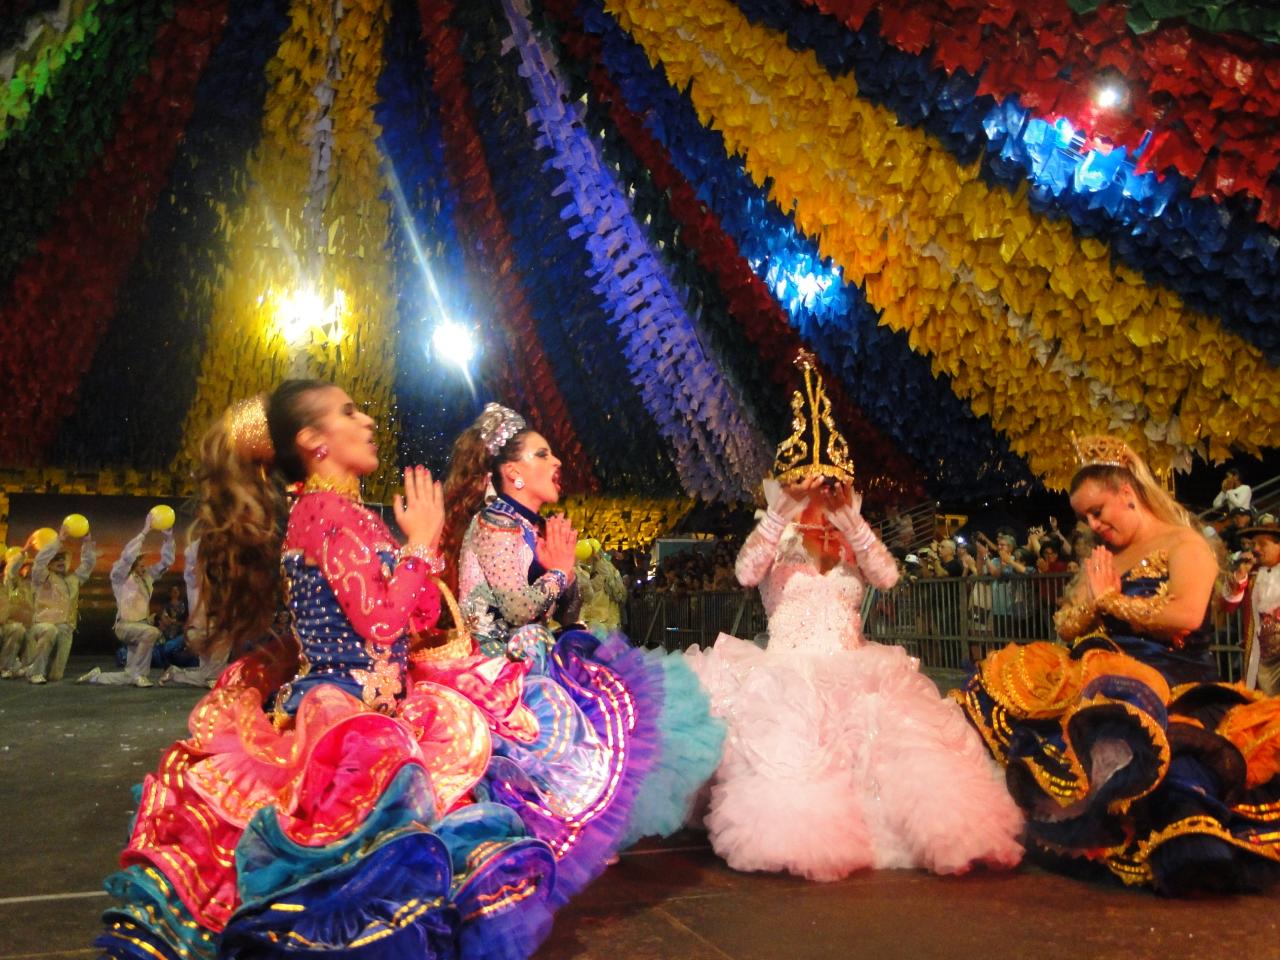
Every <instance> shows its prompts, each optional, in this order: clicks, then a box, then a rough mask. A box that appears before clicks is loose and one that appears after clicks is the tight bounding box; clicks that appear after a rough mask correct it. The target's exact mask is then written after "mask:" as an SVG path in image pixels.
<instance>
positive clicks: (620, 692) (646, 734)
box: [98, 633, 720, 960]
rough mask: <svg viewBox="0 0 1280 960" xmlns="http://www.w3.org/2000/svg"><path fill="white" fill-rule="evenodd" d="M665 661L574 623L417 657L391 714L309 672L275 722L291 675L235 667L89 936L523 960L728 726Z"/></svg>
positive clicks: (681, 800)
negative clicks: (520, 642)
mask: <svg viewBox="0 0 1280 960" xmlns="http://www.w3.org/2000/svg"><path fill="white" fill-rule="evenodd" d="M548 637H549V635H548ZM671 659H672V658H660V657H654V656H653V655H646V654H644V653H641V652H639V651H636V650H633V649H631V648H630V646H629V645H628V644H626V643H625V641H623V640H621V639H616V640H602V639H599V638H596V637H593V636H591V635H590V634H586V633H577V634H573V633H571V634H567V635H565V636H564V637H562V638H561V640H560V641H559V642H557V643H555V644H554V646H549V645H547V646H545V647H544V649H543V650H542V651H541V652H539V654H538V655H537V656H534V657H532V658H530V660H529V661H528V662H526V663H513V662H510V661H507V660H505V659H503V660H489V659H486V658H483V657H471V658H466V660H465V661H450V662H446V663H437V664H433V665H431V666H430V667H423V668H421V669H417V670H415V674H416V675H415V676H414V677H413V678H412V680H411V682H410V683H409V684H408V687H409V690H408V693H407V694H406V696H405V697H404V698H403V699H402V700H401V701H400V702H399V704H398V708H397V711H396V714H395V715H394V716H388V715H384V714H382V713H378V712H375V711H373V710H370V709H368V708H366V707H365V706H364V705H363V704H362V703H361V702H360V701H359V700H357V699H355V698H354V697H352V696H350V695H349V694H347V693H346V692H344V691H342V690H341V689H339V688H338V687H337V686H335V685H329V684H325V685H318V686H316V687H314V688H313V689H311V690H309V691H308V692H307V694H306V695H305V696H304V698H303V699H302V702H301V704H300V705H299V708H298V710H297V712H296V714H295V716H294V717H293V719H292V721H291V722H290V723H287V724H285V725H284V726H283V727H282V728H280V729H277V728H276V726H275V725H274V724H273V723H272V720H271V718H270V716H269V715H268V714H267V713H266V712H265V711H264V709H263V704H264V703H265V702H266V701H267V700H268V699H269V698H270V696H271V694H272V693H273V691H274V690H275V688H276V687H277V686H278V678H272V677H271V676H269V673H268V671H267V670H266V669H265V668H263V667H262V665H260V664H258V663H256V662H255V661H252V660H247V661H242V662H239V663H237V664H234V665H233V666H232V667H231V668H230V669H229V670H228V671H227V672H226V673H225V674H224V675H223V677H222V680H221V681H220V682H219V684H218V686H217V687H216V688H215V689H214V690H213V691H212V692H211V693H209V694H208V695H207V696H206V697H205V698H204V699H202V700H201V701H200V703H199V704H197V706H196V708H195V709H194V710H193V712H192V715H191V718H190V723H189V727H190V731H191V736H190V737H189V738H188V739H186V740H183V741H180V742H178V743H177V744H175V745H174V746H173V747H172V748H170V750H169V751H168V752H167V753H166V754H165V756H164V757H163V759H162V761H161V764H160V768H159V770H158V771H157V772H156V773H154V774H152V775H150V776H148V777H147V778H146V780H145V781H144V783H143V785H142V787H141V790H140V796H139V807H138V814H137V816H136V818H135V821H134V823H133V826H132V828H131V836H130V841H129V844H128V846H127V847H126V849H125V851H124V853H123V854H122V856H121V865H122V867H123V868H124V869H123V870H122V871H121V872H120V873H117V874H115V875H113V876H112V877H111V878H110V879H109V880H108V884H107V885H108V889H109V890H110V891H111V892H112V893H113V894H115V895H116V896H117V898H118V899H120V900H121V905H120V906H118V907H114V908H112V909H110V910H109V911H108V912H107V914H106V922H107V930H106V933H105V934H104V935H103V936H102V937H101V938H100V939H99V941H98V943H99V945H100V946H102V947H103V948H104V950H105V951H106V953H107V954H108V955H109V956H113V957H131V958H139V960H141V958H143V957H148V958H151V960H154V958H155V957H157V956H161V957H187V956H194V957H200V958H210V960H211V958H213V957H246V958H247V957H264V956H277V955H278V956H286V955H288V956H298V955H317V956H319V955H324V956H326V957H329V956H342V957H366V956H367V957H371V958H372V957H377V958H384V957H399V956H401V955H403V956H405V957H410V956H412V957H415V958H422V957H454V956H462V957H486V958H488V957H495V958H516V957H524V956H527V955H529V954H530V953H531V952H532V951H533V950H534V949H535V948H536V946H537V944H538V943H540V942H541V940H542V939H543V938H544V937H545V936H546V934H547V932H548V931H549V929H550V924H551V917H552V912H553V911H554V910H555V909H556V907H558V906H559V905H560V904H562V903H564V902H565V901H566V900H567V899H569V898H570V897H571V896H573V894H575V893H576V892H577V891H578V890H580V889H581V888H582V887H583V886H584V885H585V884H586V883H588V882H589V881H590V880H591V879H592V878H594V877H595V876H596V875H598V874H599V873H600V872H601V871H602V870H603V869H604V867H605V865H606V864H607V862H608V859H609V858H610V857H611V856H612V855H613V854H614V853H616V852H617V851H618V850H619V849H620V848H621V846H622V845H623V844H624V843H627V842H629V840H630V839H631V838H632V837H634V836H636V835H639V834H643V833H649V832H657V831H659V830H662V829H669V828H670V827H671V825H673V824H674V825H675V826H678V825H679V822H682V820H683V817H684V814H685V813H686V811H687V808H688V805H689V803H690V799H691V797H692V794H693V792H694V791H695V790H696V789H697V787H698V786H700V785H701V783H702V782H703V781H704V780H705V779H706V778H707V777H708V776H710V773H711V771H712V770H713V769H714V767H715V763H716V762H717V760H718V757H719V737H720V733H719V727H718V724H717V723H716V722H715V721H713V720H711V718H710V716H709V713H708V709H707V702H706V699H705V696H702V695H701V692H700V690H698V688H697V685H696V681H694V680H693V679H692V674H691V673H690V672H689V671H688V669H687V667H685V666H684V665H683V664H682V663H680V662H679V661H678V660H677V661H676V665H675V666H674V667H673V666H672V665H671V664H668V663H667V661H669V660H671ZM682 682H683V683H684V686H682V685H681V684H682ZM690 682H691V683H692V687H689V685H688V684H689V683H690ZM668 691H671V692H672V693H677V692H678V693H679V694H680V696H681V698H682V700H681V702H680V709H679V710H676V711H674V716H673V711H672V705H673V704H674V703H675V702H676V700H677V697H676V696H672V695H669V693H668ZM700 697H701V711H700V712H699V709H698V705H699V698H700ZM645 798H648V799H645Z"/></svg>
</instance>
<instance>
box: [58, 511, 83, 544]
mask: <svg viewBox="0 0 1280 960" xmlns="http://www.w3.org/2000/svg"><path fill="white" fill-rule="evenodd" d="M62 529H64V530H66V531H67V534H68V535H69V536H72V537H75V538H77V539H79V538H80V537H84V536H88V533H89V519H88V518H87V517H86V516H84V515H83V514H80V513H70V514H67V518H66V519H65V520H63V521H62Z"/></svg>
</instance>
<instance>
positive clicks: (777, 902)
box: [0, 657, 1280, 960]
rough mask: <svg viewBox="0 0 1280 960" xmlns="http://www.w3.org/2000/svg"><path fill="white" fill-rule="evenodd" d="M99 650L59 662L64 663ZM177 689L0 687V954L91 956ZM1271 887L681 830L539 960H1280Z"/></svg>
mask: <svg viewBox="0 0 1280 960" xmlns="http://www.w3.org/2000/svg"><path fill="white" fill-rule="evenodd" d="M94 665H103V666H105V665H106V661H105V659H104V658H96V657H73V658H72V663H71V666H70V668H69V669H68V675H69V676H70V677H75V676H78V675H79V674H80V673H82V672H84V671H85V670H87V669H88V668H89V667H90V666H94ZM198 696H199V691H197V690H194V689H164V688H153V689H149V690H139V689H135V688H132V687H127V688H107V687H96V688H95V687H78V686H74V685H72V684H70V683H68V682H63V683H61V684H51V685H49V686H47V687H33V686H30V685H28V684H25V683H16V682H13V681H0V784H3V790H2V796H0V824H2V825H3V829H2V831H0V836H3V838H4V852H3V865H2V866H0V960H18V958H22V960H35V958H62V957H67V958H80V957H93V956H95V953H94V951H93V950H92V949H91V948H90V946H89V944H90V941H91V940H92V939H93V937H94V936H95V935H96V933H97V929H98V916H99V913H100V912H101V910H102V908H103V907H104V906H105V905H106V903H107V898H106V896H105V894H103V893H102V892H101V882H102V878H103V877H104V876H106V874H107V873H109V872H110V871H111V870H112V869H113V868H114V866H115V858H116V855H117V853H118V851H119V847H120V846H121V845H122V844H123V842H124V839H125V827H126V824H127V821H128V818H129V816H130V813H131V806H132V804H131V800H130V787H131V785H132V784H133V783H135V782H137V781H139V780H140V779H141V778H142V775H143V773H144V772H146V771H147V770H148V769H150V768H151V767H152V766H153V765H154V764H155V762H156V760H157V759H158V757H159V754H160V751H161V750H162V749H163V748H164V747H165V746H167V745H168V743H169V742H170V741H172V740H173V739H175V738H177V737H179V736H181V735H183V733H184V731H185V719H186V715H187V712H188V710H189V709H190V707H191V705H192V704H193V703H194V702H195V700H196V699H197V698H198ZM1278 919H1280V894H1273V895H1268V896H1258V897H1236V898H1227V899H1214V900H1198V901H1169V900H1162V899H1160V898H1158V897H1154V896H1152V895H1150V894H1147V893H1144V892H1140V891H1132V890H1125V889H1122V888H1120V887H1103V886H1091V885H1087V884H1083V883H1080V882H1077V881H1074V880H1069V879H1066V878H1063V877H1058V876H1055V875H1053V874H1049V873H1045V872H1043V871H1040V870H1037V869H1035V868H1031V867H1024V868H1022V869H1020V870H1018V871H1015V872H1012V873H1007V874H994V873H986V872H979V873H975V874H973V875H970V876H967V877H960V878H939V877H933V876H930V875H928V874H925V873H919V872H914V871H902V870H897V871H883V872H879V873H866V874H861V875H858V876H855V877H852V878H850V879H848V880H844V881H841V882H838V883H830V884H816V883H809V882H806V881H803V880H797V879H794V878H791V877H783V876H776V875H762V874H742V873H736V872H734V871H732V870H729V869H728V868H727V867H725V866H724V865H723V864H722V863H720V862H719V861H718V860H717V859H716V858H715V857H714V856H713V855H712V853H711V852H710V850H709V849H708V848H707V844H706V837H705V836H704V835H703V834H701V833H698V832H696V831H689V832H687V833H684V834H681V835H679V836H677V837H675V838H673V839H672V840H669V841H667V842H665V843H663V844H660V845H653V844H649V845H642V846H641V847H639V848H637V849H634V850H632V851H629V852H628V853H627V854H625V855H624V856H623V857H622V859H621V862H620V863H618V864H617V865H616V866H613V867H610V868H609V870H608V871H607V872H606V873H605V874H604V876H603V877H602V878H601V879H600V880H598V881H597V882H596V883H595V884H594V885H593V886H592V887H591V888H590V889H588V890H587V891H586V892H585V893H584V894H583V895H582V896H581V897H579V898H578V899H577V900H576V901H575V902H574V903H573V904H572V905H571V906H570V907H569V908H568V909H566V910H564V911H563V912H562V913H561V914H560V915H559V917H558V918H557V921H556V926H555V930H554V932H553V935H552V938H551V939H550V941H549V942H548V943H547V944H546V945H545V946H544V947H543V949H542V950H541V951H540V952H539V954H538V956H539V957H540V958H544V960H550V958H557V960H569V958H574V960H642V958H643V960H648V958H655V960H656V958H689V960H826V958H831V960H836V958H839V960H859V958H876V960H885V958H898V957H902V958H920V960H935V958H936V960H1002V958H1016V960H1022V958H1026V960H1085V958H1101V960H1110V958H1115V960H1144V958H1160V960H1182V958H1187V960H1191V958H1197V960H1216V958H1232V960H1235V958H1241V960H1244V958H1247V960H1270V958H1277V960H1280V929H1278V927H1277V920H1278Z"/></svg>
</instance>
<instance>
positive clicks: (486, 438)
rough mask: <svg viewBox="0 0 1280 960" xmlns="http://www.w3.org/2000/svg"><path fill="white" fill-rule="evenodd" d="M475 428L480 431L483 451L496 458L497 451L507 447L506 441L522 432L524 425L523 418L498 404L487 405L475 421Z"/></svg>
mask: <svg viewBox="0 0 1280 960" xmlns="http://www.w3.org/2000/svg"><path fill="white" fill-rule="evenodd" d="M476 426H477V427H479V429H480V442H481V443H483V444H484V449H485V451H486V452H487V453H488V454H489V456H491V457H496V456H497V455H498V451H499V450H501V449H502V448H503V447H505V446H506V445H507V441H508V440H510V439H511V438H512V437H514V436H515V435H516V434H517V433H519V432H520V431H521V430H523V429H524V428H525V426H526V424H525V422H524V417H522V416H520V414H518V413H516V412H515V411H514V410H512V409H511V408H510V407H504V406H503V405H502V404H500V403H487V404H485V407H484V412H483V413H481V414H480V417H479V419H477V420H476Z"/></svg>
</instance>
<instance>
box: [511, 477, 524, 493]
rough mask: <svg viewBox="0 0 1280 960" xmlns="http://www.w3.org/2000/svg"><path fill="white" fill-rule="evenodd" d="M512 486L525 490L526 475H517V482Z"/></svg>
mask: <svg viewBox="0 0 1280 960" xmlns="http://www.w3.org/2000/svg"><path fill="white" fill-rule="evenodd" d="M512 486H514V487H515V488H516V489H517V490H523V489H524V477H516V479H515V482H514V483H513V484H512Z"/></svg>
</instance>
